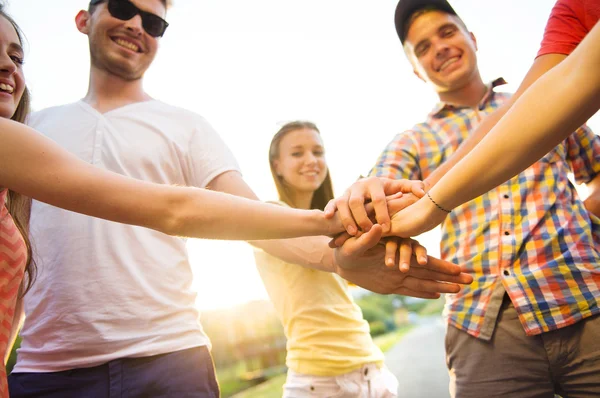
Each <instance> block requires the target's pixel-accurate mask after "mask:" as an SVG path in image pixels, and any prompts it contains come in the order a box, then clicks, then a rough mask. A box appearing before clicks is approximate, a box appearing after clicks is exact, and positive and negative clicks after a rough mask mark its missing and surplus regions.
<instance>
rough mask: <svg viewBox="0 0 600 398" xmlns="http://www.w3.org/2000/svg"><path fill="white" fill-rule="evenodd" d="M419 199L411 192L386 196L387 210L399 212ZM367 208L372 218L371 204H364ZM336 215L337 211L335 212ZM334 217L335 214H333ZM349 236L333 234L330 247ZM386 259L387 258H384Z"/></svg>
mask: <svg viewBox="0 0 600 398" xmlns="http://www.w3.org/2000/svg"><path fill="white" fill-rule="evenodd" d="M418 200H419V198H418V197H417V196H416V195H414V194H412V193H407V194H403V195H402V196H400V197H394V196H388V197H387V207H388V212H389V214H391V215H392V216H393V215H394V214H396V213H397V212H399V211H400V210H402V209H404V208H406V207H408V206H410V205H412V204H414V203H416V202H417V201H418ZM366 209H367V214H369V216H370V217H371V218H372V217H373V215H372V206H371V204H368V205H367V206H366ZM335 214H336V215H337V214H338V213H335ZM334 218H335V216H334ZM360 233H361V232H360V231H359V232H358V233H357V235H355V236H359V234H360ZM388 235H391V233H390V232H388V233H387V234H386V233H384V236H388ZM350 237H351V235H350V234H349V233H348V232H345V231H344V232H342V233H340V234H338V235H337V236H334V237H333V238H332V239H331V240H330V241H329V247H331V248H332V249H335V248H336V247H340V246H342V245H343V244H344V242H345V241H346V240H348V239H349V238H350ZM386 261H387V260H386Z"/></svg>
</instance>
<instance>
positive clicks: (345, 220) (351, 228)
mask: <svg viewBox="0 0 600 398" xmlns="http://www.w3.org/2000/svg"><path fill="white" fill-rule="evenodd" d="M349 199H350V193H349V192H348V191H346V193H345V194H344V195H343V196H341V197H339V198H338V199H336V201H335V204H336V207H337V210H338V214H339V215H340V220H341V221H342V225H343V226H344V229H345V230H346V232H348V234H350V235H352V236H354V235H356V232H358V227H357V226H356V223H355V222H354V217H352V212H351V211H350V207H348V200H349Z"/></svg>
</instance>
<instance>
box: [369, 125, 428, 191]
mask: <svg viewBox="0 0 600 398" xmlns="http://www.w3.org/2000/svg"><path fill="white" fill-rule="evenodd" d="M418 147H419V146H418V145H417V141H416V139H415V137H414V132H412V131H406V132H404V133H401V134H398V135H397V136H396V137H395V138H394V139H393V140H392V141H391V142H390V143H389V144H388V145H387V146H386V147H385V149H384V150H383V152H382V153H381V155H379V158H378V159H377V162H376V163H375V167H373V168H372V169H371V171H370V172H369V175H370V176H375V177H385V178H392V179H396V180H397V179H402V178H406V179H409V180H422V179H423V178H422V173H421V169H420V167H419V150H418Z"/></svg>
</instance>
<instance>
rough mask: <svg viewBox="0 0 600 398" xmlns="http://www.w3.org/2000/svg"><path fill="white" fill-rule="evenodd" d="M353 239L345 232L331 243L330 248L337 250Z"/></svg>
mask: <svg viewBox="0 0 600 398" xmlns="http://www.w3.org/2000/svg"><path fill="white" fill-rule="evenodd" d="M351 237H352V236H351V235H349V234H348V233H347V232H343V233H341V234H339V235H338V236H336V237H334V238H333V239H331V240H330V241H329V247H331V248H332V249H335V248H336V247H341V246H342V245H343V244H344V242H346V241H347V240H348V239H350V238H351Z"/></svg>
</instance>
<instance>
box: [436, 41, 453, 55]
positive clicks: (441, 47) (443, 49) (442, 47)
mask: <svg viewBox="0 0 600 398" xmlns="http://www.w3.org/2000/svg"><path fill="white" fill-rule="evenodd" d="M433 49H434V50H435V56H436V58H444V57H445V56H446V54H447V53H448V51H449V50H450V47H449V46H448V44H447V43H446V42H445V41H444V40H435V41H434V42H433Z"/></svg>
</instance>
